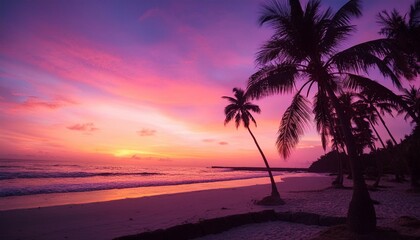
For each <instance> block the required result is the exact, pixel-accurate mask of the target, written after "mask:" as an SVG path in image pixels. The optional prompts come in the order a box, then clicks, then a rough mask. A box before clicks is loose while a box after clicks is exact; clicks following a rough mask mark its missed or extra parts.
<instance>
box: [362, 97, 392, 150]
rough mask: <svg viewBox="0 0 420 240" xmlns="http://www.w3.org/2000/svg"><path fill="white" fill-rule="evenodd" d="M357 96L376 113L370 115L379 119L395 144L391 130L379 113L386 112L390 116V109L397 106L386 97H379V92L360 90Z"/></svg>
mask: <svg viewBox="0 0 420 240" xmlns="http://www.w3.org/2000/svg"><path fill="white" fill-rule="evenodd" d="M357 96H358V97H359V98H360V100H361V101H362V102H364V103H366V104H367V105H368V107H369V110H370V111H373V112H374V113H376V114H375V115H371V116H375V117H377V118H378V119H379V120H380V121H381V123H382V125H383V126H384V128H385V130H386V131H387V133H388V135H389V137H390V138H391V140H392V142H393V143H394V145H397V144H398V143H397V141H396V140H395V138H394V136H393V135H392V134H391V131H390V130H389V128H388V126H387V125H386V123H385V120H384V119H383V118H382V116H381V115H384V114H385V113H388V114H389V115H391V116H392V110H393V109H397V108H398V107H397V105H396V104H393V103H392V102H390V101H387V100H386V99H381V97H380V94H375V92H368V91H362V92H360V93H359V94H358V95H357ZM378 109H379V110H378Z"/></svg>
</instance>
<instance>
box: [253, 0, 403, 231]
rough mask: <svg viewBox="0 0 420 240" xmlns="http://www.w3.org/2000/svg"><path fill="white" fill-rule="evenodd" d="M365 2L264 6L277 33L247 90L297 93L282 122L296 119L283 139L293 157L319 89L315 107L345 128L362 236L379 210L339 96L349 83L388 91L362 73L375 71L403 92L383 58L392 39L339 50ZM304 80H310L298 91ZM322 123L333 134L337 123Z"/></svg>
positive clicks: (353, 221) (351, 218) (353, 206)
mask: <svg viewBox="0 0 420 240" xmlns="http://www.w3.org/2000/svg"><path fill="white" fill-rule="evenodd" d="M359 2H360V1H358V0H351V1H348V2H347V3H346V4H344V5H343V6H342V7H341V8H340V9H339V10H338V11H337V12H335V13H334V12H333V10H331V9H330V8H328V9H326V10H324V11H322V10H321V6H320V1H316V0H310V1H308V3H307V4H306V7H305V8H304V9H303V8H302V6H301V4H300V2H299V0H289V1H288V4H282V3H280V2H279V1H276V0H273V1H271V2H269V3H268V4H265V5H263V9H262V14H261V16H260V18H259V22H260V24H261V25H263V24H269V25H270V26H271V27H272V28H273V29H274V34H273V35H272V37H271V38H270V39H269V40H268V41H267V42H266V43H265V44H264V45H263V46H262V47H261V49H260V51H259V52H258V53H257V57H256V62H257V64H258V65H259V66H260V69H259V70H258V71H257V72H256V73H254V74H253V75H252V76H251V77H250V78H249V80H248V89H247V91H248V93H249V94H250V95H251V96H252V97H253V98H257V99H259V98H262V97H265V96H268V95H272V94H279V93H280V94H283V93H290V92H293V91H295V90H296V94H295V97H294V98H293V100H292V104H291V106H290V107H289V108H288V109H287V111H286V113H287V115H288V116H289V117H288V118H285V116H283V119H282V120H284V119H291V118H293V119H292V121H282V122H281V124H280V128H279V135H278V138H277V147H278V150H279V152H280V153H281V154H282V155H283V156H284V157H287V156H289V155H290V153H291V149H292V148H293V147H295V146H296V144H297V143H298V141H299V137H300V135H301V134H302V129H303V128H304V126H305V125H306V123H307V122H308V121H309V118H308V116H309V111H308V110H310V108H309V106H308V101H307V100H305V98H304V97H303V96H302V95H301V92H302V91H303V90H304V89H305V87H307V92H306V93H307V95H308V94H309V93H310V91H311V90H312V87H313V86H316V90H315V92H316V94H315V97H314V98H315V100H314V102H315V103H317V102H320V103H326V102H329V103H330V104H331V106H332V108H333V109H334V111H335V114H337V117H338V119H339V123H338V124H339V129H340V130H341V134H342V135H343V140H344V142H345V145H346V148H347V154H348V156H349V159H350V165H351V170H352V176H353V195H352V199H351V201H350V205H349V210H348V214H347V218H348V224H349V227H350V229H351V230H352V231H354V232H357V233H368V232H371V231H373V230H374V229H375V228H376V214H375V209H374V207H373V204H372V200H371V198H370V196H369V192H368V191H367V186H366V183H365V181H364V178H363V168H362V163H361V160H360V159H359V158H358V156H357V148H356V147H357V146H356V142H355V138H354V136H353V133H352V129H351V123H350V118H349V117H350V116H348V115H346V114H345V113H344V111H343V109H342V108H341V104H340V102H339V100H338V98H337V96H336V92H337V90H338V89H340V84H341V82H343V81H344V82H345V83H346V85H347V86H350V87H352V88H353V89H360V88H362V89H365V88H370V89H375V88H376V87H377V86H381V87H383V86H382V85H380V84H379V83H377V82H376V81H374V80H371V79H369V78H367V77H364V76H361V75H359V73H360V72H364V73H368V70H369V68H370V67H373V66H376V67H377V68H378V69H379V71H380V72H381V73H382V75H383V76H384V77H387V78H390V79H391V80H392V82H393V83H394V85H395V86H397V87H401V83H400V81H399V78H398V75H396V74H394V72H393V71H392V69H391V68H390V67H389V64H388V63H387V62H384V61H383V60H381V57H383V56H386V55H389V53H390V52H391V51H393V50H396V49H393V45H392V44H391V41H390V40H389V39H377V40H372V41H368V42H365V43H361V44H358V45H355V46H352V47H350V48H347V49H345V50H342V51H338V48H339V47H340V44H341V43H342V42H343V40H344V39H346V38H347V37H348V36H349V35H350V33H351V32H352V31H353V30H354V29H355V27H354V26H353V25H350V20H351V19H352V18H354V17H359V16H360V15H361V11H360V4H359ZM298 79H302V80H303V79H305V81H304V83H303V85H302V86H301V87H300V88H299V89H296V82H297V80H298ZM319 98H325V100H324V99H319ZM326 99H328V101H327V100H326ZM324 109H325V108H324ZM314 110H316V106H314ZM323 114H326V113H323ZM285 115H286V114H285ZM324 119H327V118H324ZM319 124H321V125H322V126H323V127H322V128H324V127H325V128H326V129H328V128H329V127H328V126H329V125H330V124H331V123H330V122H320V123H319Z"/></svg>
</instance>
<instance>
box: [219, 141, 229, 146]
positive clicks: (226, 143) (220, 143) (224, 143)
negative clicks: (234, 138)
mask: <svg viewBox="0 0 420 240" xmlns="http://www.w3.org/2000/svg"><path fill="white" fill-rule="evenodd" d="M228 144H229V143H228V142H223V141H222V142H219V145H228Z"/></svg>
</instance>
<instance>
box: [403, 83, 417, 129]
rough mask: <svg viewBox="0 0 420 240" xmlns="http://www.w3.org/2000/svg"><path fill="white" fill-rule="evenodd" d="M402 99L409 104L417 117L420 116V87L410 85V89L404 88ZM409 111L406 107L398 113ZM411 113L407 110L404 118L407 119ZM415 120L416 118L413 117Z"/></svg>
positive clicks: (409, 107)
mask: <svg viewBox="0 0 420 240" xmlns="http://www.w3.org/2000/svg"><path fill="white" fill-rule="evenodd" d="M401 98H402V100H403V101H404V103H405V104H406V105H407V107H408V109H410V110H411V111H412V112H413V114H414V115H415V117H417V118H419V117H420V88H416V87H415V86H410V88H409V89H403V94H402V95H401ZM403 112H407V111H405V109H400V110H399V111H398V113H400V114H401V113H403ZM409 116H410V114H409V113H408V112H407V113H406V115H405V116H404V119H405V120H407V119H408V117H409ZM413 121H414V119H413Z"/></svg>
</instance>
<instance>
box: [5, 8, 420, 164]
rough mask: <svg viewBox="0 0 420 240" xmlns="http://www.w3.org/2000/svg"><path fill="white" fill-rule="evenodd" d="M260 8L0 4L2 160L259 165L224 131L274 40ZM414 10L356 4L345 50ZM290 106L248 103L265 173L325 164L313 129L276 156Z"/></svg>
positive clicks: (233, 132)
mask: <svg viewBox="0 0 420 240" xmlns="http://www.w3.org/2000/svg"><path fill="white" fill-rule="evenodd" d="M263 2H264V1H262V0H154V1H146V0H137V1H133V0H118V1H117V0H112V1H111V0H105V1H102V0H101V1H99V0H98V1H93V0H88V1H86V0H72V1H64V0H39V1H21V0H3V1H1V2H0V126H1V127H0V158H8V159H46V160H50V161H60V160H71V161H83V162H94V161H111V162H116V163H119V162H138V164H140V165H144V166H159V165H170V166H171V165H176V166H212V165H224V166H226V165H228V166H263V162H262V160H261V157H260V155H259V153H258V151H257V148H256V147H255V145H254V142H253V141H252V139H251V137H250V136H249V134H248V132H247V131H246V129H244V128H239V129H236V128H235V126H234V124H233V123H232V124H228V125H226V126H224V124H223V121H224V117H225V116H224V113H223V109H224V107H225V106H226V104H227V102H226V100H225V99H222V98H221V96H224V95H228V96H231V95H232V88H234V87H241V88H245V87H246V81H247V79H248V77H249V76H250V75H251V74H252V73H253V72H255V71H256V70H257V66H256V64H255V61H254V60H255V53H256V52H257V51H258V49H259V47H260V46H261V45H262V44H263V42H264V41H265V40H267V39H269V37H270V34H271V33H272V31H271V29H270V28H269V27H266V26H262V27H260V26H259V25H258V23H257V19H258V16H259V14H260V11H261V4H262V3H263ZM303 2H306V1H303ZM344 2H345V1H343V0H328V1H322V3H323V6H330V7H332V8H333V9H338V7H339V6H341V5H342V4H343V3H344ZM413 2H414V1H410V0H400V1H394V0H369V1H363V3H362V4H363V17H362V18H360V19H357V20H355V21H354V24H356V25H357V26H358V31H357V32H356V33H355V34H354V35H353V36H352V37H351V38H349V40H348V41H347V42H346V43H345V44H349V45H351V44H355V43H360V42H362V41H366V40H370V39H375V38H377V37H378V34H377V32H378V29H379V27H378V24H377V23H376V19H375V15H376V14H377V13H378V12H379V11H381V10H384V9H388V10H390V9H393V8H396V9H397V10H399V11H400V12H407V11H408V9H409V6H410V4H412V3H413ZM378 81H380V82H381V83H383V84H385V85H386V86H388V87H392V84H391V83H390V81H389V80H383V79H382V78H381V77H379V76H378ZM417 82H418V81H417ZM404 86H408V83H407V82H405V83H404ZM394 90H395V89H394ZM290 101H291V98H290V95H283V96H272V97H268V98H265V99H262V100H255V101H253V102H254V103H255V104H258V105H259V106H260V107H261V110H262V113H261V114H259V115H255V118H256V120H257V123H258V126H257V127H256V128H255V127H252V128H251V129H252V131H253V132H254V134H255V136H256V138H257V140H258V141H259V143H260V145H261V147H262V149H263V150H264V152H265V153H266V155H267V157H268V159H269V161H270V163H271V165H272V166H282V167H308V166H309V165H310V163H311V162H313V161H314V160H316V159H317V158H318V157H319V156H321V155H322V154H324V150H323V149H322V147H321V143H320V137H319V135H318V134H317V133H316V131H315V129H314V126H308V128H307V129H306V131H305V135H304V136H303V137H302V139H301V141H300V143H299V145H298V146H297V148H296V149H295V150H294V151H293V153H292V155H291V157H290V158H289V159H286V160H285V159H282V158H281V157H280V156H279V154H278V153H277V150H276V147H275V139H276V133H277V129H278V125H279V122H280V119H281V116H282V114H283V112H284V110H285V109H286V108H287V106H288V105H289V104H290ZM386 119H387V122H388V123H389V127H390V129H391V131H392V132H393V133H394V135H395V136H396V138H397V139H400V138H402V137H403V136H404V135H405V134H408V133H410V131H411V128H412V126H410V124H409V123H407V122H405V121H404V120H403V119H402V118H401V117H396V118H394V119H393V118H390V117H388V118H386ZM378 128H379V131H380V133H383V134H382V135H383V136H384V137H385V138H387V136H386V134H385V131H384V129H382V128H381V126H379V127H378Z"/></svg>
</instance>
